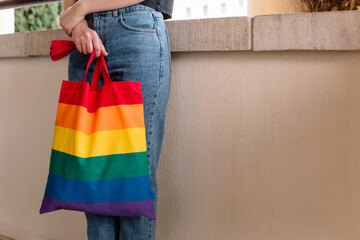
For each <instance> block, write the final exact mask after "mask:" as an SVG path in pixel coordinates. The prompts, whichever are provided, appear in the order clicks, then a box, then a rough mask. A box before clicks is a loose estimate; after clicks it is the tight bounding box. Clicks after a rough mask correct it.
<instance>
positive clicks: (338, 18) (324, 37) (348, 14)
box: [252, 10, 360, 51]
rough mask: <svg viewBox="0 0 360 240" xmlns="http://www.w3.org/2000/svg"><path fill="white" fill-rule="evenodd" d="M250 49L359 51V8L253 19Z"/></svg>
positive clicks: (265, 16) (275, 15)
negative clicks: (251, 46)
mask: <svg viewBox="0 0 360 240" xmlns="http://www.w3.org/2000/svg"><path fill="white" fill-rule="evenodd" d="M252 30H253V49H252V50H254V51H273V50H276V51H280V50H360V38H359V36H360V11H358V10H356V11H336V12H317V13H295V14H274V15H263V16H256V17H254V19H253V24H252Z"/></svg>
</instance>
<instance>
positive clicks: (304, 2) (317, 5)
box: [300, 0, 360, 12]
mask: <svg viewBox="0 0 360 240" xmlns="http://www.w3.org/2000/svg"><path fill="white" fill-rule="evenodd" d="M300 9H301V10H302V11H304V12H324V11H342V10H356V9H360V0H301V3H300Z"/></svg>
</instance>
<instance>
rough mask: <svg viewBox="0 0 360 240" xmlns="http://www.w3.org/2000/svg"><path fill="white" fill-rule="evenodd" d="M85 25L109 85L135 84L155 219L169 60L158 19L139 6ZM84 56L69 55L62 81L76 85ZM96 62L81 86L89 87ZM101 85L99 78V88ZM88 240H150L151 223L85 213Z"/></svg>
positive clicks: (165, 34) (96, 16)
mask: <svg viewBox="0 0 360 240" xmlns="http://www.w3.org/2000/svg"><path fill="white" fill-rule="evenodd" d="M86 19H87V21H88V25H89V27H90V28H91V29H93V30H95V31H96V32H97V33H98V35H99V37H100V38H101V40H102V42H103V44H104V46H105V49H106V51H107V52H108V53H109V55H108V56H106V57H105V61H106V64H107V67H108V70H109V74H110V77H111V80H112V81H126V80H131V81H138V82H140V83H141V89H142V94H143V105H144V118H145V131H146V141H147V151H148V160H149V170H150V173H149V174H150V183H151V190H152V191H154V192H155V195H156V197H155V198H154V199H153V205H154V209H155V215H156V213H157V192H158V184H157V178H156V171H157V167H158V161H159V157H160V152H161V147H162V142H163V134H164V127H165V112H166V106H167V102H168V98H169V90H170V75H171V55H170V49H169V38H168V32H167V29H166V26H165V23H164V19H163V15H162V14H161V13H160V12H158V11H156V10H154V9H153V8H150V7H148V6H144V5H141V4H135V5H132V6H129V7H125V8H121V9H115V10H109V11H102V12H96V13H91V14H88V15H86ZM89 56H90V55H89V54H83V53H80V52H79V51H78V50H75V51H74V52H72V53H71V54H70V55H69V63H68V79H69V80H70V81H81V80H82V77H83V75H84V73H85V69H86V63H87V61H88V59H89ZM95 62H96V60H94V61H93V63H92V64H91V66H90V68H89V72H88V74H87V78H86V81H87V82H89V83H90V82H91V77H92V73H93V70H94V67H95ZM103 84H104V81H103V78H102V75H101V76H100V80H99V85H100V86H102V85H103ZM85 216H86V220H87V235H88V239H89V240H113V239H120V240H140V239H141V240H153V239H155V227H156V221H154V220H152V219H150V218H147V217H144V216H139V217H118V216H105V215H97V214H91V213H87V212H85Z"/></svg>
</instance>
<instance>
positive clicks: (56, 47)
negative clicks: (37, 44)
mask: <svg viewBox="0 0 360 240" xmlns="http://www.w3.org/2000/svg"><path fill="white" fill-rule="evenodd" d="M75 49H76V45H75V43H74V42H73V41H70V40H53V41H52V42H51V44H50V57H51V60H53V61H58V60H60V59H62V58H64V57H66V56H67V55H68V54H70V53H71V52H73V51H74V50H75ZM94 57H95V49H93V51H92V53H91V55H90V58H89V60H88V62H87V66H86V71H85V74H84V76H83V79H82V83H85V80H86V75H87V72H88V70H89V67H90V64H91V63H92V61H93V59H94ZM101 70H103V71H102V73H103V79H104V83H109V82H111V79H110V74H109V71H108V69H107V66H106V62H105V59H104V56H103V54H102V52H100V58H99V59H98V60H97V62H96V65H95V69H94V73H93V77H92V79H91V86H97V85H98V82H99V78H100V72H101Z"/></svg>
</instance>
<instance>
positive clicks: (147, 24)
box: [118, 10, 156, 33]
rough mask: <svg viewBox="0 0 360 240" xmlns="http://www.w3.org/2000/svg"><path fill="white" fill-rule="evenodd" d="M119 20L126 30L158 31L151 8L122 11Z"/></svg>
mask: <svg viewBox="0 0 360 240" xmlns="http://www.w3.org/2000/svg"><path fill="white" fill-rule="evenodd" d="M118 20H119V23H120V25H121V26H122V27H123V28H124V29H126V30H129V31H133V32H139V33H156V26H155V20H154V17H153V14H152V13H151V11H150V10H135V11H129V12H120V14H119V17H118Z"/></svg>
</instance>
